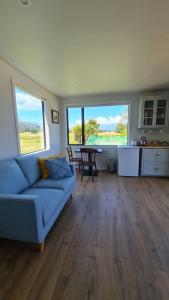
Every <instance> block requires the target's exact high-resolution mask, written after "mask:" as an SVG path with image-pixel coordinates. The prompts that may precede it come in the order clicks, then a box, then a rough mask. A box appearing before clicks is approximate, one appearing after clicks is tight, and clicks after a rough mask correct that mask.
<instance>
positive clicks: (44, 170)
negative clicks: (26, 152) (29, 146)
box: [39, 153, 65, 179]
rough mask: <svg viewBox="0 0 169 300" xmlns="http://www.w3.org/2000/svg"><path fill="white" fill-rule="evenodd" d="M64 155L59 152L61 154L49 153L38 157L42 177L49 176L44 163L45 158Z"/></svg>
mask: <svg viewBox="0 0 169 300" xmlns="http://www.w3.org/2000/svg"><path fill="white" fill-rule="evenodd" d="M64 156H65V155H64V154H62V153H61V154H56V155H51V156H48V157H43V158H39V165H40V170H41V173H42V178H43V179H46V178H48V177H49V173H48V169H47V167H46V164H45V160H46V159H55V158H58V157H64Z"/></svg>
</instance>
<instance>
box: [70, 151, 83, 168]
mask: <svg viewBox="0 0 169 300" xmlns="http://www.w3.org/2000/svg"><path fill="white" fill-rule="evenodd" d="M66 150H67V153H68V157H69V162H70V163H77V164H78V166H79V171H80V168H81V164H82V159H81V158H80V157H73V152H72V147H67V148H66Z"/></svg>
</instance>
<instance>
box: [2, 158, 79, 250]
mask: <svg viewBox="0 0 169 300" xmlns="http://www.w3.org/2000/svg"><path fill="white" fill-rule="evenodd" d="M70 168H71V170H72V177H67V178H63V179H58V180H51V179H49V178H48V179H42V178H41V176H42V175H41V172H40V168H39V162H38V158H37V157H35V156H33V155H30V156H22V157H19V158H17V159H9V160H6V161H1V162H0V238H7V239H14V240H19V241H26V242H31V243H37V244H39V245H40V250H41V251H43V249H44V240H45V237H46V235H47V233H48V232H49V230H50V229H51V227H52V225H53V224H54V222H55V221H56V219H57V218H58V216H59V214H60V213H61V211H62V209H63V207H64V206H65V204H66V202H67V201H68V199H69V198H70V196H71V195H72V193H73V191H74V189H75V182H76V180H75V177H76V174H75V168H74V165H72V164H70Z"/></svg>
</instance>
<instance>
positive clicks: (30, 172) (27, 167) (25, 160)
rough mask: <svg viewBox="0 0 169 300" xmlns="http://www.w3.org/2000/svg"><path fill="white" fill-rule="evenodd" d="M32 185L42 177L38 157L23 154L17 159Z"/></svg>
mask: <svg viewBox="0 0 169 300" xmlns="http://www.w3.org/2000/svg"><path fill="white" fill-rule="evenodd" d="M16 161H17V163H18V165H19V166H20V168H21V170H22V172H23V174H24V175H25V177H26V179H27V181H28V182H29V184H30V185H32V184H34V183H35V182H36V181H38V180H39V179H40V178H41V171H40V168H39V162H38V158H37V157H36V156H33V155H28V156H21V157H19V158H17V159H16Z"/></svg>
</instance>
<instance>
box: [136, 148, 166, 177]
mask: <svg viewBox="0 0 169 300" xmlns="http://www.w3.org/2000/svg"><path fill="white" fill-rule="evenodd" d="M140 175H141V176H161V177H168V176H169V149H161V148H158V149H151V148H149V149H147V148H146V149H145V148H143V149H142V159H141V174H140Z"/></svg>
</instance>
